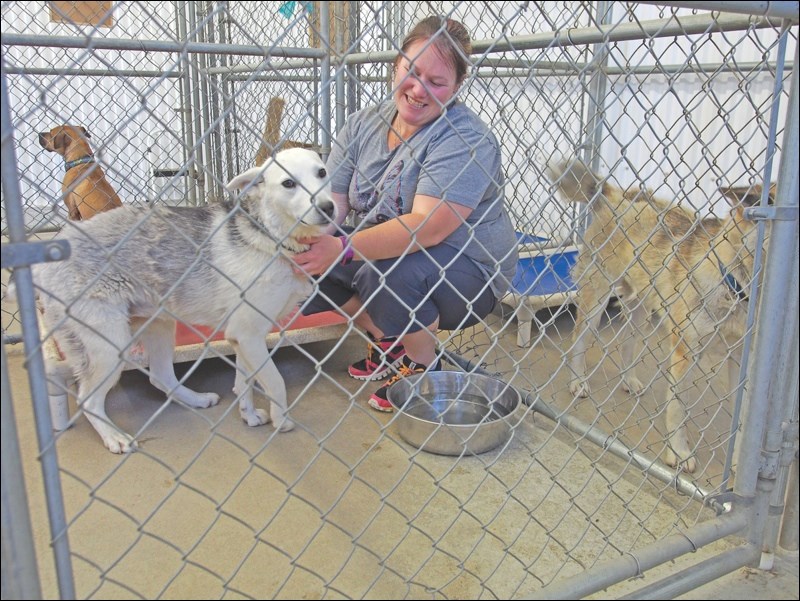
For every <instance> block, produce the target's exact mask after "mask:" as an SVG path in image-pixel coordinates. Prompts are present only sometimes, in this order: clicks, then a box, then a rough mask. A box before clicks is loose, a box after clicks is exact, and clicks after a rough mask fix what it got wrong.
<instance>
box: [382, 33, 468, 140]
mask: <svg viewBox="0 0 800 601" xmlns="http://www.w3.org/2000/svg"><path fill="white" fill-rule="evenodd" d="M457 89H458V82H456V74H455V69H454V68H453V67H452V66H451V65H450V64H449V63H448V62H447V61H446V60H444V59H443V58H442V56H441V54H440V53H439V51H438V50H437V49H436V47H434V46H433V45H432V44H428V40H419V41H417V42H415V43H414V44H412V45H411V46H410V47H409V49H408V52H407V53H406V55H405V56H401V57H400V59H399V61H398V64H397V69H396V72H395V76H394V100H395V103H396V104H397V112H398V115H399V116H400V118H401V119H402V120H403V121H404V122H405V124H406V125H408V126H411V128H412V129H413V131H416V130H417V129H419V128H420V127H422V126H423V125H426V124H428V123H430V122H431V121H433V120H434V119H436V118H437V117H438V116H439V115H441V114H442V107H443V105H446V104H447V103H448V102H449V101H450V99H451V98H452V97H453V96H454V95H455V93H456V91H457ZM401 133H404V134H408V133H409V132H401Z"/></svg>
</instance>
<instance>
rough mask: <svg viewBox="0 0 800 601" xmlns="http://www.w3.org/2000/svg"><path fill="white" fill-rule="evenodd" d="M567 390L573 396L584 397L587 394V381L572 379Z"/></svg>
mask: <svg viewBox="0 0 800 601" xmlns="http://www.w3.org/2000/svg"><path fill="white" fill-rule="evenodd" d="M569 391H570V392H571V393H572V394H573V396H576V397H581V398H586V397H588V396H589V383H588V382H586V381H584V380H578V379H575V380H572V381H571V382H570V383H569Z"/></svg>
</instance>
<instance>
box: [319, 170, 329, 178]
mask: <svg viewBox="0 0 800 601" xmlns="http://www.w3.org/2000/svg"><path fill="white" fill-rule="evenodd" d="M317 175H318V176H319V177H321V178H322V177H325V176H327V175H328V172H327V171H325V170H324V169H320V170H319V173H317Z"/></svg>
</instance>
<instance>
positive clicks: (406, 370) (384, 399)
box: [367, 355, 441, 413]
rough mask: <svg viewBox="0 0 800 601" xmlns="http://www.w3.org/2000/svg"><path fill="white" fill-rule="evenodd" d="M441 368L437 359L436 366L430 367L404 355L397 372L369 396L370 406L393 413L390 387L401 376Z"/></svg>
mask: <svg viewBox="0 0 800 601" xmlns="http://www.w3.org/2000/svg"><path fill="white" fill-rule="evenodd" d="M440 369H441V362H439V361H437V362H436V366H435V367H431V368H430V369H428V366H427V365H423V364H422V363H414V362H413V361H412V360H411V359H409V358H408V356H407V355H404V356H403V358H402V360H401V361H400V364H399V365H398V366H397V369H396V372H395V374H394V375H393V376H392V377H391V378H389V379H388V380H387V381H386V382H385V383H384V384H382V385H381V387H380V388H378V390H376V391H375V392H373V393H372V396H371V397H369V401H367V402H368V403H369V406H370V407H372V408H373V409H375V410H376V411H384V412H386V413H391V412H392V411H394V408H393V407H392V404H391V403H390V402H389V387H390V386H391V385H392V384H394V383H395V382H397V381H398V380H399V379H400V378H405V377H406V376H411V375H414V374H421V373H424V372H425V371H438V370H440Z"/></svg>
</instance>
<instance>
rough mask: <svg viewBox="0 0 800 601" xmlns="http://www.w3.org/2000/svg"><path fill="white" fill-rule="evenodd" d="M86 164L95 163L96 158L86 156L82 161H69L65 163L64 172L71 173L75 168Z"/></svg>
mask: <svg viewBox="0 0 800 601" xmlns="http://www.w3.org/2000/svg"><path fill="white" fill-rule="evenodd" d="M86 163H94V156H93V155H91V154H90V155H89V156H85V157H83V158H81V159H75V160H74V161H68V162H65V163H64V171H65V172H66V171H69V170H70V169H72V168H73V167H77V166H78V165H85V164H86Z"/></svg>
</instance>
